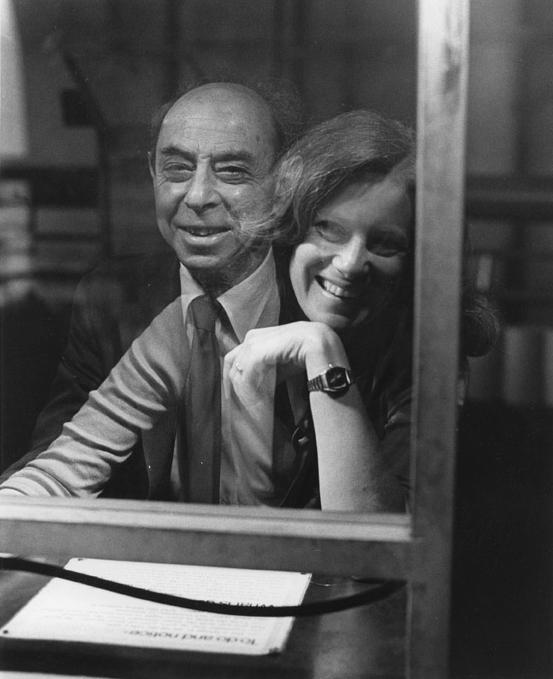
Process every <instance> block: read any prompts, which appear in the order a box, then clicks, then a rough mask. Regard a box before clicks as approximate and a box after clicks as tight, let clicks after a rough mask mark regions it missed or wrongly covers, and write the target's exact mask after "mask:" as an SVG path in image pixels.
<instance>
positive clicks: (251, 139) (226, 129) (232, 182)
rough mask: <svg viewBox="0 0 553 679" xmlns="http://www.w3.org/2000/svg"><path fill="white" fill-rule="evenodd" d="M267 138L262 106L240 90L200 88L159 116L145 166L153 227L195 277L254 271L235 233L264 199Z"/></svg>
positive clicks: (270, 152)
mask: <svg viewBox="0 0 553 679" xmlns="http://www.w3.org/2000/svg"><path fill="white" fill-rule="evenodd" d="M273 138H274V131H273V126H272V121H271V117H270V113H269V109H268V107H267V105H266V104H265V102H264V101H263V100H262V99H260V98H259V97H258V96H257V95H256V94H255V93H254V92H252V91H251V90H249V89H247V88H245V87H243V86H239V85H231V84H213V85H204V86H203V87H199V88H197V89H195V90H192V91H191V92H189V93H188V94H186V95H184V96H183V97H181V99H179V100H178V101H177V102H176V103H175V104H174V105H173V107H172V108H171V109H170V110H169V112H168V113H167V115H166V116H165V118H164V120H163V123H162V126H161V130H160V133H159V137H158V141H157V145H156V155H155V160H154V162H153V166H152V168H151V172H152V178H153V182H154V193H155V202H156V211H157V221H158V226H159V229H160V231H161V234H162V236H163V237H164V239H165V240H166V241H167V243H169V245H170V246H171V247H172V248H173V250H174V251H175V252H176V254H177V256H178V258H179V260H180V261H181V262H182V263H183V264H184V265H185V266H186V267H187V268H188V269H190V270H191V272H192V273H193V274H196V275H197V276H198V277H199V278H200V279H201V278H202V277H204V278H208V279H209V278H210V277H213V275H215V276H217V275H218V274H217V272H218V271H219V270H224V268H225V266H226V265H228V264H229V263H230V262H234V263H235V264H236V262H239V263H240V266H239V267H237V268H239V270H237V271H236V275H235V276H233V280H232V284H236V283H238V282H239V281H240V280H242V279H243V278H245V277H246V276H247V275H249V274H250V273H251V272H252V271H253V270H255V268H256V267H257V266H258V264H259V261H260V255H259V253H257V254H256V255H254V254H253V253H251V254H250V253H249V252H248V251H247V250H246V248H245V246H244V245H243V243H242V242H241V240H240V238H239V236H238V232H239V229H240V222H241V220H242V219H244V218H251V217H254V216H256V215H257V214H259V212H260V210H261V209H262V207H263V206H264V205H265V202H266V199H267V198H268V191H269V185H270V182H269V181H268V175H269V172H270V170H271V167H272V165H273V160H274V144H273ZM227 287H228V284H227Z"/></svg>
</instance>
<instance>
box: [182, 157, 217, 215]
mask: <svg viewBox="0 0 553 679" xmlns="http://www.w3.org/2000/svg"><path fill="white" fill-rule="evenodd" d="M214 180H215V178H214V176H213V173H212V171H211V168H209V167H197V168H196V171H195V172H194V175H193V177H192V178H191V179H190V181H189V182H188V186H187V190H186V194H185V196H184V203H185V204H186V205H187V207H189V208H190V209H191V210H196V211H200V210H205V209H207V208H208V207H213V206H215V205H216V204H217V192H216V190H215V181H214Z"/></svg>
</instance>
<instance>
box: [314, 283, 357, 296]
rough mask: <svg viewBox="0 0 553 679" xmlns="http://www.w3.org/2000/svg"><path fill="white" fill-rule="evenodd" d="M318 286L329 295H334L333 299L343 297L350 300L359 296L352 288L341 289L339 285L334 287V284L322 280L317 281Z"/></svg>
mask: <svg viewBox="0 0 553 679" xmlns="http://www.w3.org/2000/svg"><path fill="white" fill-rule="evenodd" d="M319 284H320V285H321V287H322V288H323V290H326V291H327V292H329V293H330V294H331V295H334V297H345V298H346V299H352V298H354V297H359V296H360V294H359V291H356V290H354V289H352V288H348V289H346V288H342V287H340V286H339V285H335V284H334V283H329V281H327V280H325V279H324V278H320V279H319Z"/></svg>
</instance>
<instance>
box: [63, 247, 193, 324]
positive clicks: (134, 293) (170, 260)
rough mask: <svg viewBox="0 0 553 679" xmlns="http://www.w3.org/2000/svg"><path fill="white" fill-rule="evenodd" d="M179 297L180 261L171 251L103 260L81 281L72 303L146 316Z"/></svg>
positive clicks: (116, 312)
mask: <svg viewBox="0 0 553 679" xmlns="http://www.w3.org/2000/svg"><path fill="white" fill-rule="evenodd" d="M179 294H180V279H179V261H178V259H177V257H176V255H175V254H174V253H173V252H158V253H154V254H148V255H134V256H130V257H120V258H116V259H112V260H106V261H105V262H103V263H102V264H101V265H99V266H98V267H97V268H96V269H94V270H93V271H91V272H90V273H88V274H87V275H86V276H85V277H84V278H83V279H82V280H81V282H80V284H79V287H78V289H77V294H76V297H75V304H76V305H77V306H79V305H80V306H83V307H84V308H90V306H91V305H92V306H94V307H97V308H100V309H104V310H108V309H109V310H111V312H112V313H115V314H118V313H123V314H125V315H129V314H131V313H134V312H135V311H136V310H138V309H140V310H141V311H140V314H141V315H143V314H144V313H146V315H147V316H148V317H149V315H151V314H154V313H158V312H159V311H160V310H161V309H163V308H164V307H165V306H166V305H167V304H168V303H169V302H171V301H173V299H175V298H176V297H178V295H179ZM133 310H134V311H133ZM150 312H151V314H150Z"/></svg>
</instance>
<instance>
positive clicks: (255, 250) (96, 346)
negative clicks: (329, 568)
mask: <svg viewBox="0 0 553 679" xmlns="http://www.w3.org/2000/svg"><path fill="white" fill-rule="evenodd" d="M297 129H299V114H298V109H297V105H296V103H295V101H294V100H293V98H291V97H289V96H286V95H284V96H283V93H282V92H275V91H274V90H271V89H266V88H264V87H263V86H261V87H259V86H245V85H242V84H239V83H232V82H210V83H205V84H199V85H196V86H194V87H192V88H190V89H188V90H186V91H185V92H184V93H180V94H179V95H178V96H177V97H176V98H175V99H173V100H172V101H170V102H168V103H167V104H165V105H164V106H162V107H161V109H160V110H159V111H158V112H157V114H156V115H155V116H154V119H153V121H152V146H151V150H150V153H149V164H150V173H151V176H152V180H153V188H154V197H155V206H156V215H157V224H158V228H159V230H160V232H161V235H162V236H163V238H164V239H165V241H166V242H167V243H168V245H169V246H170V248H171V250H170V251H169V252H164V253H159V254H155V255H146V256H140V257H129V258H126V259H122V260H119V261H114V262H111V263H108V264H107V265H104V266H102V267H100V268H99V269H97V270H96V271H94V272H92V273H91V274H89V275H88V276H87V277H85V278H84V279H83V281H82V282H81V283H80V285H79V288H78V291H77V294H76V299H75V304H74V308H73V316H72V320H71V328H70V334H69V340H68V344H67V347H66V349H65V352H64V355H63V357H62V360H61V363H60V365H59V368H58V372H57V375H56V378H55V381H54V384H53V387H52V391H51V394H50V397H49V401H48V403H47V405H46V407H45V408H44V410H43V411H42V413H41V414H40V416H39V418H38V421H37V425H36V428H35V432H34V436H33V442H32V446H31V450H30V452H29V453H28V454H27V455H25V456H24V457H23V458H22V459H21V460H20V461H18V462H17V463H16V464H15V465H12V466H11V467H10V468H9V469H8V470H6V471H5V472H4V474H2V476H1V477H0V481H2V480H5V479H6V478H8V477H9V476H10V475H11V474H12V473H13V472H14V471H16V470H18V469H20V468H21V467H23V466H24V465H25V464H26V463H27V462H28V461H30V460H32V459H34V458H35V457H36V456H37V455H38V454H39V453H41V452H42V451H44V450H45V449H46V448H47V447H48V446H49V445H50V443H51V442H52V441H54V440H55V439H56V438H57V437H58V436H59V434H60V433H61V431H62V428H63V425H64V423H66V422H68V421H69V420H70V419H71V418H72V417H73V415H74V414H75V413H76V412H77V411H78V410H79V409H80V407H81V406H82V405H83V403H84V402H85V401H86V400H87V397H88V394H89V392H90V391H92V390H95V389H97V388H98V386H99V385H100V384H101V383H102V382H103V381H104V380H105V378H106V377H107V376H108V374H109V372H110V370H111V369H112V368H113V367H114V365H115V364H116V363H117V362H118V361H119V359H120V358H121V357H122V356H123V354H125V352H126V351H127V349H128V348H129V347H130V345H131V344H132V342H133V340H134V339H135V338H137V337H138V336H139V335H140V334H141V333H142V332H143V331H144V330H145V329H146V328H147V327H148V326H149V325H150V323H151V322H152V321H153V319H155V318H156V317H157V316H158V315H159V314H160V313H161V312H162V311H163V310H164V309H165V308H166V307H168V306H169V305H170V304H171V303H172V302H174V301H175V300H176V299H177V298H179V300H180V302H182V309H183V312H182V313H183V316H182V317H183V319H185V318H187V315H186V308H187V306H188V304H189V303H190V302H191V301H192V300H193V299H194V298H195V297H198V296H200V295H203V294H205V293H207V294H208V295H209V296H210V297H212V298H213V299H217V302H218V304H219V306H220V308H222V309H223V310H224V312H225V314H226V317H225V318H226V321H229V322H225V323H224V324H223V325H222V324H219V325H218V327H217V342H218V344H219V348H220V351H221V355H224V353H226V352H227V351H229V350H230V349H232V348H233V346H235V345H236V344H237V343H239V342H240V341H242V340H243V338H244V336H245V333H246V332H247V331H248V330H249V329H251V328H253V327H258V326H259V325H275V324H277V322H278V317H279V300H278V292H277V287H276V277H275V263H274V260H273V257H272V253H271V252H270V250H269V248H268V247H267V245H260V244H256V243H251V242H249V243H248V244H247V245H245V243H244V239H242V238H241V237H240V228H241V227H240V225H241V222H242V221H243V220H244V219H251V218H255V216H257V215H258V214H259V212H260V210H262V209H263V207H264V206H265V205H266V202H267V200H268V199H269V197H270V195H269V191H270V188H269V187H270V182H269V178H270V172H271V169H272V167H273V165H274V163H275V162H276V160H277V159H278V158H279V157H280V155H281V154H282V153H283V152H284V150H285V149H286V147H287V146H288V144H289V143H290V142H291V141H292V139H293V137H294V136H295V133H296V131H297ZM137 397H138V398H139V394H137ZM223 418H224V414H223ZM178 429H179V427H178V423H177V416H176V413H175V412H174V411H172V412H169V413H167V414H165V415H164V416H163V417H161V418H160V419H159V420H158V422H157V423H156V425H155V426H154V428H153V429H152V430H150V431H144V432H141V434H140V437H139V441H138V444H137V445H136V446H135V449H134V450H133V453H132V454H131V455H130V456H129V458H128V459H127V461H126V462H125V463H124V464H123V465H122V466H120V467H119V468H118V469H117V472H116V473H115V474H113V475H112V476H111V477H110V478H109V480H108V481H107V483H106V485H105V487H104V490H103V493H102V495H103V496H104V497H119V498H136V499H140V498H143V499H159V500H176V499H183V497H182V489H180V488H179V482H178V478H177V479H175V469H176V466H175V458H176V456H177V455H178V446H179V443H178V436H177V431H178ZM152 460H154V461H155V462H154V466H155V469H153V468H152ZM184 499H186V498H184ZM221 501H222V502H224V501H225V500H224V498H223V499H221ZM229 502H232V503H233V504H234V503H235V499H234V500H232V499H231V500H229Z"/></svg>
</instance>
